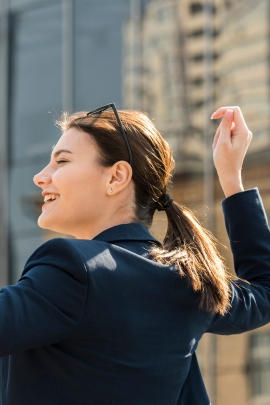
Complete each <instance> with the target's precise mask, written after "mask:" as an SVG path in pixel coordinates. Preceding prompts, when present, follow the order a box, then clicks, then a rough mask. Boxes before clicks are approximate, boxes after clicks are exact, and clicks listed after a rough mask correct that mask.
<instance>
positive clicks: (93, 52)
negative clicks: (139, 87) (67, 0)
mask: <svg viewBox="0 0 270 405" xmlns="http://www.w3.org/2000/svg"><path fill="white" fill-rule="evenodd" d="M128 13H129V2H127V1H126V0H115V1H113V2H112V1H110V0H99V2H98V4H97V2H92V1H91V2H89V1H88V0H75V86H74V87H75V109H76V110H81V109H87V110H91V109H94V108H96V107H99V106H101V105H103V104H108V103H111V102H115V103H116V104H117V105H121V103H122V97H121V84H122V78H121V71H122V43H123V41H122V24H123V22H124V20H125V19H126V18H127V17H128Z"/></svg>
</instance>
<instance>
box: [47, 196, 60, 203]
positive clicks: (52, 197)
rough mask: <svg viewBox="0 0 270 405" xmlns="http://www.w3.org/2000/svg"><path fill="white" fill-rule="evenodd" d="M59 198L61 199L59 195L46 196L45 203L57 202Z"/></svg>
mask: <svg viewBox="0 0 270 405" xmlns="http://www.w3.org/2000/svg"><path fill="white" fill-rule="evenodd" d="M58 197H59V195H58V194H46V195H45V196H44V202H45V203H46V202H49V201H54V200H56V199H57V198H58Z"/></svg>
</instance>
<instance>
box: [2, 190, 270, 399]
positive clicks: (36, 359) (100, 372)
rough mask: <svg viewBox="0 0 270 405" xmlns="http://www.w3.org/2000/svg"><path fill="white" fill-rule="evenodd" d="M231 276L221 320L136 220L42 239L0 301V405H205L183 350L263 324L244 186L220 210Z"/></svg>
mask: <svg viewBox="0 0 270 405" xmlns="http://www.w3.org/2000/svg"><path fill="white" fill-rule="evenodd" d="M223 209H224V213H225V219H226V226H227V230H228V233H229V236H230V240H231V244H232V250H233V255H234V260H235V269H236V272H237V273H238V275H239V276H240V277H242V278H245V279H247V280H248V281H249V282H250V283H251V284H248V283H245V282H244V281H238V282H237V285H233V286H232V289H233V295H232V299H231V305H232V307H231V309H230V311H229V312H228V313H227V314H226V315H225V316H223V317H222V316H220V315H212V314H210V313H208V312H206V311H203V310H199V309H198V293H195V292H194V291H193V290H192V288H191V287H190V286H189V284H188V282H187V279H186V278H185V277H180V276H179V274H178V273H177V272H176V271H175V269H174V268H171V267H169V266H165V265H160V264H158V263H156V262H154V261H152V260H151V259H150V258H149V255H148V250H149V248H150V247H151V246H152V245H153V244H156V243H158V242H157V241H156V240H155V238H153V236H151V234H150V233H149V232H148V230H147V229H146V228H145V227H144V226H143V225H141V224H139V223H130V224H125V225H119V226H116V227H113V228H110V229H107V230H106V231H104V232H102V233H101V234H100V235H98V236H96V237H95V238H94V239H93V240H72V239H71V240H70V239H52V240H50V241H48V242H46V243H45V244H43V245H42V246H41V247H40V248H38V249H37V250H36V251H35V252H34V253H33V254H32V256H31V257H30V258H29V260H28V261H27V263H26V266H25V269H24V271H23V273H22V276H21V278H20V280H19V281H18V283H17V284H15V285H11V286H7V287H4V288H3V289H2V290H1V293H0V310H1V312H0V356H1V374H2V376H1V384H2V390H1V404H2V405H75V404H76V405H180V404H181V405H209V399H208V397H207V394H206V391H205V388H204V384H203V381H202V379H201V375H200V371H199V368H198V365H197V362H196V357H195V350H196V347H197V345H198V342H199V340H200V338H201V337H202V335H203V334H204V333H205V332H211V333H218V334H233V333H241V332H244V331H247V330H250V329H253V328H257V327H259V326H262V325H264V324H266V323H267V322H269V321H270V232H269V228H268V225H267V219H266V216H265V213H264V209H263V206H262V202H261V199H260V196H259V194H258V191H257V190H256V189H253V190H249V191H246V192H243V193H239V194H236V195H234V196H231V197H229V198H228V199H226V200H225V201H224V202H223Z"/></svg>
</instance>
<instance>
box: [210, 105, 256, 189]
mask: <svg viewBox="0 0 270 405" xmlns="http://www.w3.org/2000/svg"><path fill="white" fill-rule="evenodd" d="M221 117H223V118H222V121H221V123H220V125H219V127H218V129H217V132H216V134H215V137H214V142H213V157H214V164H215V166H216V169H217V173H218V176H219V181H220V184H221V187H222V189H223V191H224V194H225V196H226V197H229V196H230V195H233V194H236V193H239V192H241V191H244V187H243V184H242V178H241V170H242V164H243V160H244V157H245V154H246V151H247V148H248V146H249V144H250V141H251V139H252V133H251V132H250V131H249V129H248V127H247V125H246V123H245V120H244V117H243V115H242V112H241V110H240V108H239V107H221V108H219V109H218V110H217V111H215V112H214V114H213V115H212V117H211V118H212V119H218V118H221Z"/></svg>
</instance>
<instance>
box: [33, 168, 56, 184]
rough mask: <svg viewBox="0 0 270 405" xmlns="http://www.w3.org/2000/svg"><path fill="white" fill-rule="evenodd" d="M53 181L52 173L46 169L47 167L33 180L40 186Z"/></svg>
mask: <svg viewBox="0 0 270 405" xmlns="http://www.w3.org/2000/svg"><path fill="white" fill-rule="evenodd" d="M51 181H52V176H51V174H50V173H49V172H48V171H47V170H46V167H45V168H44V169H43V170H41V172H39V173H37V174H36V175H35V176H34V177H33V182H34V183H35V185H36V186H38V187H41V188H42V187H44V186H46V185H48V184H50V183H51Z"/></svg>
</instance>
